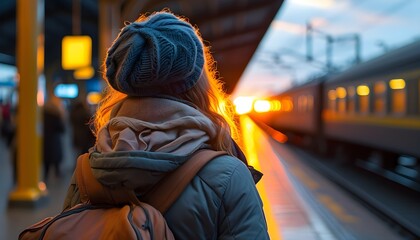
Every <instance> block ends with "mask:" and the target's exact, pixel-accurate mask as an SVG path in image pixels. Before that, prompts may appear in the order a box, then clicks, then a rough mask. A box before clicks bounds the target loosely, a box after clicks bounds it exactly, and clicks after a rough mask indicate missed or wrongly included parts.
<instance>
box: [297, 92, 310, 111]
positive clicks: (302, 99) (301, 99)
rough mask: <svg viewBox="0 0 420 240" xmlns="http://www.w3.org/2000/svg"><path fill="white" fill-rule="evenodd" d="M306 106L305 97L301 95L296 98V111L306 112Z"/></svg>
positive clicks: (306, 100)
mask: <svg viewBox="0 0 420 240" xmlns="http://www.w3.org/2000/svg"><path fill="white" fill-rule="evenodd" d="M307 105H308V99H307V97H306V95H301V96H299V97H298V111H299V112H306V107H307Z"/></svg>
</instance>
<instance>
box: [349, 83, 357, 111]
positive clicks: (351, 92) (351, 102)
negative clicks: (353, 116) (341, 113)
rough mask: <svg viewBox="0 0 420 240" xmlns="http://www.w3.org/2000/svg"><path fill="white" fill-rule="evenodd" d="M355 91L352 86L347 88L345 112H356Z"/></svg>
mask: <svg viewBox="0 0 420 240" xmlns="http://www.w3.org/2000/svg"><path fill="white" fill-rule="evenodd" d="M355 95H356V90H355V89H354V87H353V86H350V87H348V88H347V111H348V112H351V113H354V112H355V111H356V98H355Z"/></svg>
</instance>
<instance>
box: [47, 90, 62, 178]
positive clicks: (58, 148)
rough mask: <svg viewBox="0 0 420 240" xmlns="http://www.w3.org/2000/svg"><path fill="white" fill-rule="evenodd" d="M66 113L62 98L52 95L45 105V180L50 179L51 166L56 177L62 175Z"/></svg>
mask: <svg viewBox="0 0 420 240" xmlns="http://www.w3.org/2000/svg"><path fill="white" fill-rule="evenodd" d="M64 118H65V113H64V110H63V107H62V105H61V100H60V99H59V98H58V97H56V96H54V95H52V96H51V97H50V98H49V99H48V100H47V102H46V103H45V105H44V108H43V119H44V143H43V165H44V180H45V181H48V177H49V175H50V170H51V167H52V168H53V170H54V173H55V177H60V176H61V169H60V168H61V166H60V165H61V162H62V161H63V156H64V154H63V135H64V132H65V121H64Z"/></svg>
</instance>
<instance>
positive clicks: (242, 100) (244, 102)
mask: <svg viewBox="0 0 420 240" xmlns="http://www.w3.org/2000/svg"><path fill="white" fill-rule="evenodd" d="M253 103H254V98H253V97H237V98H235V100H234V101H233V104H234V105H235V111H236V113H237V114H239V115H242V114H247V113H250V112H251V111H252V105H253Z"/></svg>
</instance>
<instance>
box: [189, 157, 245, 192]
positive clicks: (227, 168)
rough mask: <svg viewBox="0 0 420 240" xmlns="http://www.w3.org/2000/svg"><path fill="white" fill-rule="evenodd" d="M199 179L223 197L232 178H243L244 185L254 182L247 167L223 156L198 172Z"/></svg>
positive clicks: (236, 160) (239, 161)
mask: <svg viewBox="0 0 420 240" xmlns="http://www.w3.org/2000/svg"><path fill="white" fill-rule="evenodd" d="M197 177H198V178H200V179H201V181H203V182H204V183H205V184H206V185H208V186H209V187H210V188H212V189H213V191H215V192H216V194H217V195H219V197H222V196H223V194H224V192H225V190H226V188H227V187H228V186H229V184H230V182H231V180H232V177H233V178H243V179H244V184H248V181H246V179H248V180H249V181H251V182H253V180H252V176H251V174H250V172H249V170H248V168H247V166H246V165H245V164H244V163H243V162H242V161H241V160H239V159H238V158H235V157H232V156H229V155H222V156H218V157H216V158H214V159H213V160H211V161H210V162H209V163H207V164H206V165H205V166H204V167H203V168H202V169H201V170H200V172H198V174H197Z"/></svg>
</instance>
